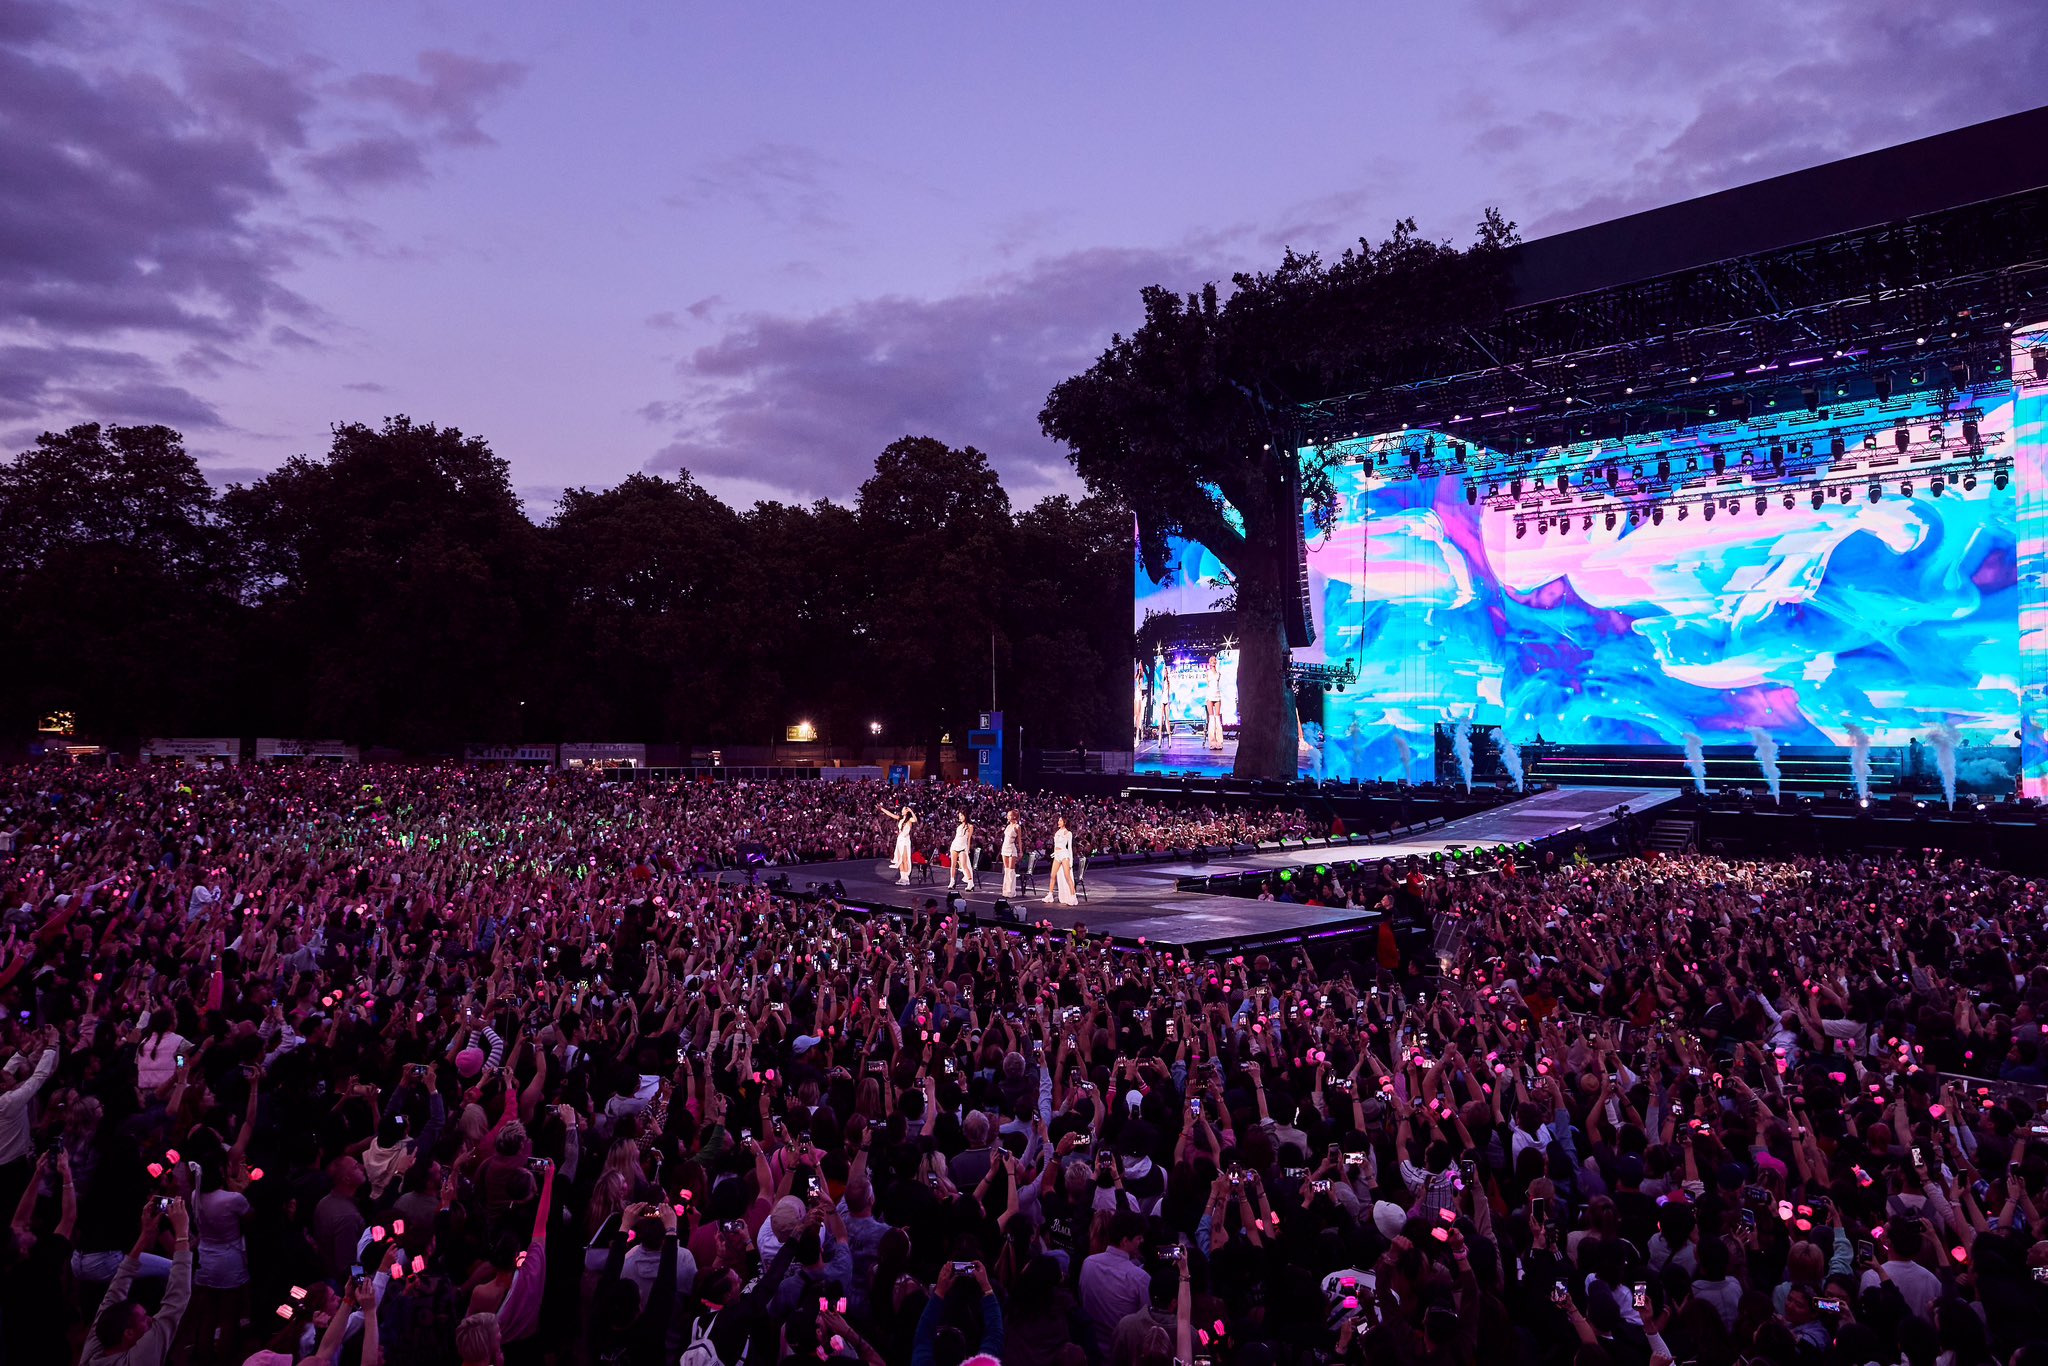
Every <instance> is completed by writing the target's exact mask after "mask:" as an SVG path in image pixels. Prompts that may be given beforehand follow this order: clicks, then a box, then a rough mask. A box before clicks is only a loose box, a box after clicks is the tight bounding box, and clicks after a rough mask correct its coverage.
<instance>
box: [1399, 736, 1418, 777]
mask: <svg viewBox="0 0 2048 1366" xmlns="http://www.w3.org/2000/svg"><path fill="white" fill-rule="evenodd" d="M1394 752H1395V753H1396V754H1399V755H1400V756H1401V781H1402V782H1404V783H1405V782H1407V781H1408V780H1409V779H1408V768H1409V765H1411V764H1412V763H1414V761H1415V751H1414V750H1412V749H1410V748H1408V737H1407V736H1405V735H1403V734H1402V733H1401V732H1400V731H1398V730H1397V731H1395V732H1394Z"/></svg>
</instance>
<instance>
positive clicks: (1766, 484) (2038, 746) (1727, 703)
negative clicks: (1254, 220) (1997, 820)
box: [1134, 333, 2048, 790]
mask: <svg viewBox="0 0 2048 1366" xmlns="http://www.w3.org/2000/svg"><path fill="white" fill-rule="evenodd" d="M2033 341H2034V336H2033V334H2031V333H2027V334H2022V335H2021V336H2019V337H2018V338H2016V342H2017V343H2018V345H2016V347H2015V353H2016V355H2017V356H2024V355H2025V354H2026V353H2027V349H2028V348H2029V347H2030V346H2031V345H2032V343H2033ZM2022 364H2024V362H2022ZM2016 371H2017V372H2018V373H2021V374H2022V375H2025V374H2026V373H2027V371H2026V370H2025V369H2023V368H2019V367H2016ZM1962 401H1963V400H1962V399H1959V398H1958V397H1957V396H1954V395H1950V396H1947V397H1946V399H1944V398H1942V397H1937V396H1933V395H1929V396H1928V397H1927V398H1925V399H1924V400H1921V401H1913V400H1906V399H1901V400H1898V401H1895V402H1893V403H1891V404H1888V405H1885V407H1884V408H1883V410H1882V416H1883V420H1884V421H1885V422H1886V423H1887V424H1890V423H1896V424H1897V425H1898V426H1899V427H1900V428H1901V429H1910V430H1911V431H1912V432H1913V433H1914V434H1915V435H1914V440H1915V442H1916V443H1920V444H1916V446H1915V450H1916V452H1917V451H1919V450H1920V449H1921V447H1922V445H1924V444H1925V440H1926V438H1927V437H1928V435H1929V434H1930V432H1931V430H1932V428H1933V427H1935V426H1939V425H1940V424H1942V423H1943V422H1947V423H1948V424H1949V428H1948V431H1947V433H1946V434H1945V436H1944V440H1945V441H1947V442H1951V443H1957V444H1959V442H1958V440H1957V433H1956V424H1955V422H1954V417H1953V415H1954V413H1955V411H1956V410H1957V408H1958V406H1959V404H1960V403H1961V402H1962ZM1967 401H1968V402H1969V404H1970V405H1971V406H1972V408H1973V410H1974V411H1975V412H1977V413H1978V414H1979V416H1978V418H1977V420H1976V429H1975V434H1976V436H1977V437H1978V439H1979V440H1980V441H1981V443H1982V446H1983V448H1984V457H1985V458H1984V460H1983V462H1982V471H1981V476H1979V477H1973V478H1972V479H1971V480H1969V481H1968V487H1965V486H1964V481H1962V480H1959V479H1954V478H1951V479H1950V480H1948V481H1947V482H1946V485H1945V487H1943V488H1942V489H1941V490H1940V491H1939V492H1938V493H1937V492H1936V491H1935V490H1934V489H1933V488H1932V487H1930V483H1929V480H1928V479H1927V478H1926V476H1925V474H1924V473H1921V474H1920V477H1918V478H1917V479H1916V478H1915V477H1914V476H1915V473H1916V466H1915V464H1914V462H1913V461H1912V460H1911V459H1910V458H1902V459H1900V460H1899V461H1898V462H1897V464H1896V466H1895V467H1890V468H1888V469H1887V470H1886V472H1885V474H1884V477H1882V478H1876V479H1874V480H1873V479H1872V478H1871V477H1867V476H1866V475H1865V474H1863V473H1858V474H1856V475H1855V476H1853V477H1831V476H1823V477H1822V478H1821V479H1820V480H1819V482H1818V483H1816V482H1815V481H1813V480H1805V481H1787V480H1779V479H1775V478H1773V477H1772V474H1771V472H1770V471H1766V470H1764V469H1762V468H1745V467H1744V466H1743V465H1742V464H1741V463H1740V461H1741V459H1742V455H1738V454H1735V453H1734V452H1736V451H1738V450H1739V449H1740V448H1741V447H1743V446H1744V445H1745V444H1746V442H1745V441H1743V440H1740V439H1738V440H1733V441H1731V440H1730V436H1729V429H1728V428H1727V427H1725V426H1724V427H1722V428H1719V429H1715V430H1711V431H1702V432H1681V433H1676V434H1673V435H1670V436H1667V437H1664V438H1661V439H1659V440H1658V441H1655V442H1643V441H1638V442H1634V443H1631V444H1630V445H1629V446H1627V447H1626V448H1625V451H1624V453H1622V454H1621V455H1620V456H1619V463H1620V464H1621V470H1620V477H1619V482H1618V484H1617V485H1616V486H1615V487H1614V488H1612V489H1611V490H1609V491H1608V492H1607V495H1606V496H1604V497H1601V496H1595V497H1592V498H1585V497H1579V496H1574V497H1569V498H1567V497H1558V498H1547V499H1545V500H1543V501H1542V502H1540V503H1539V502H1537V501H1535V500H1533V499H1523V500H1520V501H1518V502H1516V503H1515V504H1514V505H1513V506H1507V505H1504V500H1490V499H1489V498H1488V497H1487V496H1486V494H1487V492H1488V488H1487V487H1486V485H1487V480H1486V479H1485V478H1484V477H1480V478H1478V479H1476V480H1473V479H1468V477H1467V476H1465V475H1460V474H1456V473H1452V474H1446V475H1442V476H1440V477H1433V478H1412V477H1388V473H1387V472H1388V470H1389V468H1391V469H1393V470H1394V471H1395V472H1396V474H1397V475H1398V472H1399V465H1400V461H1399V460H1398V458H1397V459H1396V460H1395V461H1394V462H1393V464H1392V466H1391V467H1390V466H1388V465H1384V464H1382V463H1380V461H1379V459H1378V457H1379V455H1380V454H1383V453H1385V452H1386V451H1387V450H1388V449H1389V446H1390V443H1391V442H1393V441H1395V440H1398V438H1377V439H1374V440H1371V441H1364V440H1361V441H1359V442H1356V443H1348V444H1349V445H1350V447H1351V449H1348V450H1347V451H1346V452H1345V454H1346V455H1347V456H1349V457H1352V458H1349V459H1347V460H1346V461H1345V462H1344V463H1342V464H1340V465H1339V466H1338V468H1337V469H1336V471H1335V477H1336V484H1337V507H1336V516H1335V518H1334V521H1333V523H1332V525H1331V526H1329V527H1328V528H1327V529H1326V530H1325V531H1323V532H1320V533H1318V534H1315V535H1313V536H1312V537H1311V539H1310V543H1309V550H1308V570H1309V580H1310V585H1311V592H1312V602H1313V609H1314V617H1315V626H1316V642H1315V644H1314V646H1313V647H1311V649H1309V650H1307V651H1303V652H1301V654H1300V655H1298V656H1297V657H1298V658H1301V659H1305V660H1313V661H1315V662H1321V663H1328V664H1338V665H1342V664H1349V665H1350V666H1351V667H1352V668H1353V669H1354V670H1355V671H1356V675H1357V681H1356V682H1355V683H1353V684H1351V685H1350V686H1349V687H1347V688H1346V689H1345V690H1344V691H1343V692H1341V693H1335V692H1333V693H1330V694H1327V695H1325V696H1324V697H1323V698H1322V709H1323V714H1322V718H1321V726H1320V727H1319V728H1318V727H1315V726H1309V727H1305V728H1304V729H1305V731H1306V733H1305V734H1304V736H1303V746H1302V763H1301V769H1302V771H1303V772H1304V773H1315V772H1320V774H1321V775H1322V776H1324V777H1330V778H1340V779H1341V778H1349V777H1358V778H1362V779H1374V778H1399V777H1403V776H1409V777H1417V778H1420V777H1423V776H1426V773H1427V769H1428V762H1429V756H1430V754H1431V753H1432V750H1433V743H1434V739H1433V736H1434V731H1435V728H1436V726H1437V725H1438V724H1440V723H1455V722H1457V721H1460V720H1463V721H1468V722H1471V723H1472V724H1473V725H1475V726H1479V727H1491V726H1499V727H1502V728H1503V729H1504V731H1505V732H1506V734H1507V736H1508V737H1509V739H1511V740H1512V741H1514V742H1515V743H1516V744H1519V745H1528V744H1531V743H1535V742H1538V741H1545V742H1555V743H1560V744H1600V745H1647V746H1668V747H1672V748H1678V747H1680V746H1682V745H1683V744H1684V743H1685V737H1686V736H1688V735H1694V736H1698V737H1701V740H1702V742H1703V743H1704V744H1706V745H1709V746H1711V745H1716V744H1745V745H1746V744H1748V743H1749V736H1750V732H1751V731H1752V730H1753V729H1761V730H1763V731H1765V732H1767V733H1768V734H1769V735H1770V736H1771V737H1772V738H1773V739H1775V740H1776V741H1777V742H1778V743H1779V744H1781V745H1797V746H1846V745H1847V744H1848V741H1849V737H1850V734H1851V727H1857V728H1860V729H1861V730H1862V731H1863V732H1865V733H1866V734H1868V735H1869V736H1870V739H1871V742H1872V743H1873V744H1874V745H1877V746H1909V745H1911V744H1913V743H1914V742H1915V741H1921V740H1924V739H1925V737H1927V736H1928V735H1929V734H1930V733H1932V732H1933V731H1934V730H1935V729H1936V728H1945V727H1951V726H1952V727H1954V728H1955V732H1956V733H1957V735H1958V738H1959V740H1960V743H1961V744H1962V745H1963V746H1965V747H1991V748H1994V749H1999V750H2002V751H2004V752H2005V753H2006V754H2007V756H2008V758H2007V759H2006V760H2004V761H2001V762H2004V763H2005V767H2006V770H2007V771H2008V772H2009V771H2010V769H2011V766H2012V765H2011V762H2010V758H2011V755H2012V752H2013V750H2014V747H2015V746H2016V745H2018V744H2019V741H2020V736H2021V732H2022V730H2023V729H2024V732H2025V740H2026V743H2025V745H2024V753H2023V756H2022V762H2023V766H2024V772H2025V776H2026V778H2027V779H2028V784H2029V788H2030V790H2031V789H2033V788H2037V787H2043V786H2048V745H2044V744H2043V743H2042V742H2041V738H2040V737H2041V723H2042V721H2043V719H2044V717H2043V713H2044V711H2048V697H2044V689H2043V688H2042V687H2041V686H2040V680H2039V678H2038V677H2037V676H2038V675H2039V674H2040V672H2041V666H2042V663H2043V661H2044V659H2048V600H2044V596H2043V592H2042V588H2041V582H2042V578H2041V575H2042V571H2043V570H2048V554H2044V551H2043V537H2042V531H2043V527H2044V525H2048V519H2044V517H2043V515H2042V514H2043V512H2044V511H2048V506H2044V504H2048V468H2044V466H2048V456H2044V451H2048V430H2044V428H2048V386H2042V387H2041V388H2040V389H2038V390H2037V389H2035V388H2034V387H2032V386H2028V385H2022V386H2019V387H2018V388H2013V387H2002V388H1999V389H1995V390H1992V391H1988V392H1987V391H1984V390H1981V389H1980V390H1978V391H1976V392H1974V393H1972V394H1970V395H1968V396H1967ZM1840 419H1841V415H1840V413H1835V414H1815V415H1809V414H1806V413H1799V414H1797V415H1795V416H1793V417H1790V418H1771V419H1766V420H1764V421H1762V422H1760V423H1758V424H1756V426H1757V428H1758V430H1760V431H1767V432H1768V436H1767V437H1759V438H1758V439H1757V441H1756V455H1757V458H1758V460H1759V462H1761V460H1762V458H1763V451H1764V449H1765V447H1764V442H1765V441H1766V440H1769V441H1773V442H1781V443H1785V444H1786V445H1787V447H1788V448H1790V449H1794V450H1796V449H1797V448H1798V443H1800V442H1803V441H1818V442H1820V443H1822V447H1821V449H1822V450H1823V451H1825V450H1826V449H1827V446H1826V444H1825V443H1826V442H1827V441H1828V440H1829V437H1830V434H1831V431H1833V430H1838V428H1839V423H1840ZM1618 449H1619V448H1618ZM1717 449H1718V450H1721V451H1722V452H1723V459H1724V460H1725V461H1728V462H1730V465H1729V468H1727V469H1726V470H1725V471H1724V472H1723V473H1722V474H1721V475H1720V476H1719V477H1715V475H1714V471H1713V470H1712V468H1711V463H1710V462H1711V460H1712V458H1713V455H1712V453H1713V451H1714V450H1717ZM1746 453H1747V452H1744V454H1746ZM1572 454H1573V453H1571V452H1558V453H1556V455H1557V457H1558V458H1559V459H1569V458H1570V457H1571V456H1572ZM1850 454H1851V455H1852V456H1854V455H1856V454H1858V452H1855V451H1852V452H1851V453H1850ZM1882 454H1883V455H1886V456H1888V455H1889V454H1890V453H1889V451H1886V452H1882ZM1871 458H1872V459H1876V458H1877V453H1873V454H1872V456H1871ZM1666 460H1668V461H1670V462H1671V468H1672V469H1673V471H1674V472H1675V473H1676V474H1677V475H1678V476H1679V477H1678V478H1677V479H1676V480H1675V481H1673V482H1675V483H1676V484H1677V485H1678V488H1677V489H1676V490H1673V489H1670V488H1668V487H1667V486H1666V485H1665V483H1664V481H1661V480H1656V481H1645V482H1644V483H1643V484H1642V485H1641V486H1637V485H1636V484H1635V482H1634V475H1633V471H1635V470H1637V469H1642V470H1646V471H1648V470H1654V469H1655V467H1656V465H1657V464H1658V462H1661V461H1666ZM1688 463H1690V466H1691V468H1690V469H1689V468H1688ZM1851 463H1859V462H1854V461H1852V462H1851ZM1861 463H1867V462H1861ZM1883 463H1885V464H1887V465H1888V466H1890V462H1889V461H1888V460H1887V461H1885V462H1883ZM1994 469H1996V470H1999V471H2002V472H2003V476H2004V477H1999V478H1994V475H1993V472H1994ZM1694 471H1697V472H1698V476H1699V477H1698V478H1696V479H1695V478H1691V477H1690V476H1691V475H1692V474H1693V472H1694ZM1873 473H1875V472H1873ZM1468 482H1470V483H1473V484H1475V485H1477V487H1476V488H1474V489H1472V490H1468ZM1532 482H1533V481H1532ZM1873 482H1875V483H1876V485H1877V488H1878V497H1877V499H1876V500H1875V501H1872V500H1871V498H1870V496H1869V495H1870V488H1871V485H1872V483H1873ZM1653 484H1654V485H1655V487H1652V485H1653ZM1816 488H1818V489H1819V491H1820V493H1821V497H1822V501H1821V502H1820V505H1819V506H1815V505H1814V502H1813V493H1814V491H1815V489H1816ZM1909 489H1910V491H1908V490H1909ZM1599 492H1600V491H1599V490H1597V489H1596V490H1594V493H1595V494H1596V495H1598V494H1599ZM1787 494H1790V495H1791V497H1790V504H1791V505H1790V506H1786V502H1787V498H1786V495H1787ZM1707 495H1712V505H1711V507H1710V506H1709V505H1708V504H1707V503H1706V502H1704V501H1703V498H1704V497H1705V496H1707ZM1759 495H1761V496H1762V497H1763V498H1764V500H1765V503H1764V509H1763V510H1762V511H1761V512H1759V511H1758V510H1757V503H1756V499H1757V497H1758V496H1759ZM1844 495H1846V499H1845V497H1844ZM1629 509H1634V510H1635V511H1636V512H1637V514H1638V515H1637V517H1636V518H1635V519H1634V520H1633V521H1631V519H1630V518H1629V516H1628V515H1627V514H1628V510H1629ZM1609 511H1612V512H1613V513H1614V514H1615V516H1614V517H1613V519H1612V521H1611V522H1610V520H1609V517H1608V515H1607V514H1608V512H1609ZM1173 559H1174V564H1175V566H1176V573H1175V575H1170V576H1169V580H1168V582H1167V584H1165V585H1163V586H1158V585H1152V584H1150V583H1149V582H1148V581H1147V580H1146V578H1145V575H1144V574H1143V572H1142V570H1141V571H1140V573H1139V576H1138V577H1139V586H1140V594H1141V596H1140V600H1139V618H1140V624H1141V625H1143V624H1144V621H1145V618H1146V617H1147V616H1150V617H1152V618H1153V621H1152V625H1151V627H1150V629H1149V631H1148V632H1147V635H1148V638H1149V639H1150V640H1152V641H1153V642H1154V646H1153V651H1154V655H1155V657H1154V659H1153V660H1152V661H1151V665H1150V669H1151V672H1152V673H1153V674H1155V675H1156V674H1158V673H1160V672H1162V671H1165V672H1171V671H1172V670H1174V669H1176V668H1193V667H1195V665H1194V664H1193V662H1192V661H1182V662H1176V660H1175V657H1174V654H1173V650H1172V648H1171V646H1170V644H1166V643H1165V642H1169V641H1170V640H1171V639H1172V634H1173V633H1172V630H1171V625H1172V622H1171V620H1167V621H1163V622H1162V621H1161V620H1160V616H1161V614H1162V613H1164V614H1167V616H1168V617H1169V618H1170V617H1171V616H1172V614H1173V613H1174V612H1176V611H1177V610H1182V609H1181V604H1188V605H1189V606H1188V607H1187V608H1186V610H1189V611H1193V612H1204V611H1208V610H1209V609H1210V608H1211V607H1213V606H1214V605H1215V604H1216V602H1217V601H1219V599H1218V598H1217V597H1214V596H1204V585H1205V584H1206V585H1207V586H1208V588H1209V589H1210V590H1213V591H1214V592H1216V593H1220V592H1221V591H1223V590H1224V588H1225V587H1226V585H1224V583H1223V581H1222V576H1221V575H1220V574H1219V573H1216V572H1215V566H1214V564H1213V560H1211V559H1210V558H1209V557H1208V556H1207V552H1205V551H1201V550H1200V549H1199V548H1198V547H1187V546H1181V545H1176V546H1175V547H1174V556H1173ZM1191 567H1192V569H1193V570H1194V571H1195V572H1193V573H1191V572H1190V568H1191ZM1205 571H1206V573H1207V574H1208V578H1207V579H1206V580H1205V579H1204V578H1203V577H1202V573H1203V572H1205ZM1148 590H1149V591H1148ZM2023 628H2024V629H2023ZM1204 667H1206V666H1204ZM1146 673H1147V668H1146V665H1145V664H1144V663H1143V662H1141V666H1140V670H1139V674H1140V678H1141V686H1142V680H1143V679H1144V677H1145V676H1146ZM1211 686H1212V687H1214V688H1216V689H1218V690H1221V689H1222V685H1221V684H1220V683H1216V684H1212V685H1211ZM1158 691H1159V690H1158V688H1157V687H1156V685H1155V688H1154V692H1155V695H1156V694H1157V692H1158ZM1231 691H1232V692H1233V693H1234V689H1231ZM1183 709H1184V710H1185V708H1183ZM1134 715H1135V716H1136V717H1137V720H1138V725H1137V735H1136V740H1135V743H1136V745H1137V750H1138V753H1137V764H1138V766H1139V767H1140V768H1141V769H1149V770H1152V771H1170V772H1187V771H1197V772H1207V773H1215V772H1222V771H1227V769H1228V767H1229V764H1230V761H1231V760H1232V758H1234V753H1233V751H1234V738H1235V737H1234V720H1235V718H1234V717H1233V718H1232V724H1231V726H1230V727H1229V733H1227V734H1225V735H1224V736H1223V737H1222V739H1223V743H1222V744H1221V745H1219V744H1218V742H1217V741H1218V737H1217V736H1216V734H1215V733H1214V731H1213V729H1212V730H1210V731H1208V732H1207V733H1205V734H1202V735H1200V736H1197V735H1196V734H1195V732H1194V728H1193V727H1192V725H1190V724H1189V723H1186V722H1183V723H1182V725H1181V727H1180V730H1179V732H1178V733H1177V732H1176V729H1175V726H1174V724H1173V722H1172V720H1171V719H1170V718H1166V717H1162V716H1160V715H1159V714H1158V713H1157V712H1156V710H1155V711H1154V712H1149V713H1148V712H1147V711H1145V710H1144V709H1143V708H1137V709H1134ZM2023 717H2024V721H2025V724H2024V727H2023ZM1197 740H1199V742H1200V743H1196V742H1197ZM2008 782H2009V779H2008Z"/></svg>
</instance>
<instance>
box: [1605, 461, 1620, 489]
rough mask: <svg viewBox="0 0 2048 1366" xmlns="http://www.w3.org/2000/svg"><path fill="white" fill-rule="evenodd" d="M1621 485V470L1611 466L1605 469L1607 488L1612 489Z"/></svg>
mask: <svg viewBox="0 0 2048 1366" xmlns="http://www.w3.org/2000/svg"><path fill="white" fill-rule="evenodd" d="M1620 483H1621V470H1620V469H1619V468H1617V467H1615V466H1613V465H1609V466H1608V467H1607V487H1609V488H1614V487H1616V486H1617V485H1619V484H1620Z"/></svg>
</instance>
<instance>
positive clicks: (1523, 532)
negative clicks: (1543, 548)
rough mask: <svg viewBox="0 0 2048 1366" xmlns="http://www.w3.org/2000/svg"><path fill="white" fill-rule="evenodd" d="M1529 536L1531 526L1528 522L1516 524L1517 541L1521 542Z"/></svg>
mask: <svg viewBox="0 0 2048 1366" xmlns="http://www.w3.org/2000/svg"><path fill="white" fill-rule="evenodd" d="M1528 534H1529V524H1528V523H1527V522H1516V523H1515V539H1516V540H1518V541H1519V540H1521V539H1522V538H1523V537H1524V536H1527V535H1528Z"/></svg>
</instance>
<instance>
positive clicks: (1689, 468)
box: [1685, 455, 1700, 474]
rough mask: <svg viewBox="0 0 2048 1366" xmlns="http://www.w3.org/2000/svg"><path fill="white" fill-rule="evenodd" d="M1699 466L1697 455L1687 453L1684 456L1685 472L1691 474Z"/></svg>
mask: <svg viewBox="0 0 2048 1366" xmlns="http://www.w3.org/2000/svg"><path fill="white" fill-rule="evenodd" d="M1699 467H1700V458H1699V457H1698V456H1696V455H1688V456H1687V457H1685V472H1686V473H1687V474H1691V473H1693V472H1695V471H1696V470H1698V469H1699Z"/></svg>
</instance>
